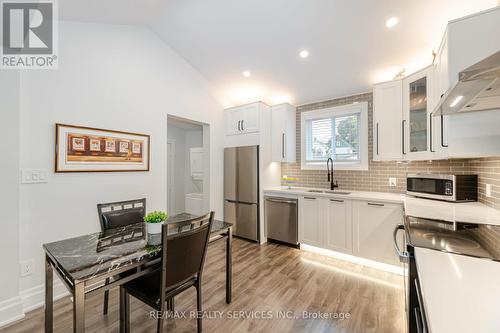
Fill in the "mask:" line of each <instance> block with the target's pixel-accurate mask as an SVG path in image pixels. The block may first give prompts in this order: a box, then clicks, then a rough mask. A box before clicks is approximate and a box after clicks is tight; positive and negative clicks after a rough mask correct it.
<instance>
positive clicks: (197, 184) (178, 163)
mask: <svg viewBox="0 0 500 333" xmlns="http://www.w3.org/2000/svg"><path fill="white" fill-rule="evenodd" d="M209 130H210V127H209V125H208V124H204V123H200V122H196V121H193V120H189V119H184V118H179V117H175V116H170V115H169V116H168V118H167V207H168V208H167V209H168V213H169V215H170V216H172V215H176V214H180V213H189V214H194V215H202V214H205V213H207V212H208V211H209V210H210V197H209V196H210V191H209V181H210V177H209V175H210V142H209V141H210V140H209V138H210V136H209Z"/></svg>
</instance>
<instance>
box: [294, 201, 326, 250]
mask: <svg viewBox="0 0 500 333" xmlns="http://www.w3.org/2000/svg"><path fill="white" fill-rule="evenodd" d="M323 202H324V199H323V198H316V197H299V242H300V243H304V244H308V245H312V246H318V247H322V245H323V214H322V213H323V209H322V208H323V207H322V206H323V205H324V204H323Z"/></svg>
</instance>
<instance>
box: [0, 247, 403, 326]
mask: <svg viewBox="0 0 500 333" xmlns="http://www.w3.org/2000/svg"><path fill="white" fill-rule="evenodd" d="M233 244H234V245H233V302H232V303H231V304H229V305H227V304H226V303H225V282H224V281H225V268H224V267H225V247H224V246H225V242H222V241H221V242H216V243H215V244H213V245H211V246H210V247H209V251H208V255H207V260H206V264H205V272H204V276H203V289H202V290H203V309H204V310H205V311H206V312H205V314H206V316H210V317H211V318H206V319H204V320H203V331H204V332H345V333H354V332H356V333H358V332H359V333H361V332H362V333H367V332H382V333H391V332H397V333H401V332H404V331H405V329H404V327H405V318H404V289H403V278H402V277H401V276H398V275H394V274H390V273H385V272H381V271H378V270H375V269H371V268H367V267H364V266H360V265H355V264H351V263H347V262H344V261H340V260H336V259H332V258H328V257H324V256H321V255H317V254H313V253H308V252H304V251H300V250H297V249H293V248H289V247H286V246H282V245H276V244H266V245H263V246H259V245H257V244H254V243H249V242H246V241H243V240H239V239H235V240H234V243H233ZM118 310H119V309H118V291H117V290H113V291H112V292H111V294H110V309H109V314H108V315H107V316H103V315H102V296H96V297H91V298H89V299H87V301H86V308H85V315H86V332H99V333H108V332H118V330H119V327H118ZM175 310H176V311H178V312H177V313H178V317H182V315H186V316H187V318H186V319H184V318H178V319H168V320H166V324H165V330H164V332H196V320H195V319H190V318H189V317H190V311H194V310H196V296H195V292H194V289H193V290H189V291H186V292H185V293H184V294H182V295H180V296H178V297H176V309H175ZM150 311H151V309H150V308H148V307H147V306H145V305H143V304H142V303H141V302H139V301H137V300H135V299H134V298H133V297H132V298H131V323H132V329H131V332H133V333H135V332H138V333H139V332H155V328H156V320H155V319H153V318H150ZM304 314H307V315H308V316H310V317H309V318H307V317H305V316H304ZM342 314H343V315H344V318H345V319H339V318H335V317H336V316H337V317H338V316H342ZM347 314H349V315H350V318H346V316H347ZM318 315H322V317H321V318H319V317H317V316H318ZM252 316H253V317H254V318H251V317H252ZM279 316H281V317H282V318H280V317H279ZM245 317H250V318H245ZM283 317H284V318H283ZM315 317H316V318H315ZM43 322H44V319H43V309H37V310H34V311H32V312H30V313H28V314H27V315H26V317H25V318H24V319H23V320H22V321H20V322H17V323H15V324H13V325H11V326H8V327H5V328H3V329H0V332H2V333H39V332H43ZM54 331H55V332H58V333H59V332H71V331H72V304H71V300H70V298H69V297H65V298H63V299H61V300H59V301H58V302H56V303H55V304H54Z"/></svg>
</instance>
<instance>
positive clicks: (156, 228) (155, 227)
mask: <svg viewBox="0 0 500 333" xmlns="http://www.w3.org/2000/svg"><path fill="white" fill-rule="evenodd" d="M162 226H163V222H160V223H146V230H147V233H148V234H152V235H154V234H161V228H162Z"/></svg>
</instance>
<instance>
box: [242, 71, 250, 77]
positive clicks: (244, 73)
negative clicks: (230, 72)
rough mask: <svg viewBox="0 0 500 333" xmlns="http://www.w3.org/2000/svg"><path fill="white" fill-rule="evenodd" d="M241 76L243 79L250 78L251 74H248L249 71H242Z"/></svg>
mask: <svg viewBox="0 0 500 333" xmlns="http://www.w3.org/2000/svg"><path fill="white" fill-rule="evenodd" d="M242 74H243V76H244V77H250V75H252V73H250V71H243V73H242Z"/></svg>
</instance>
